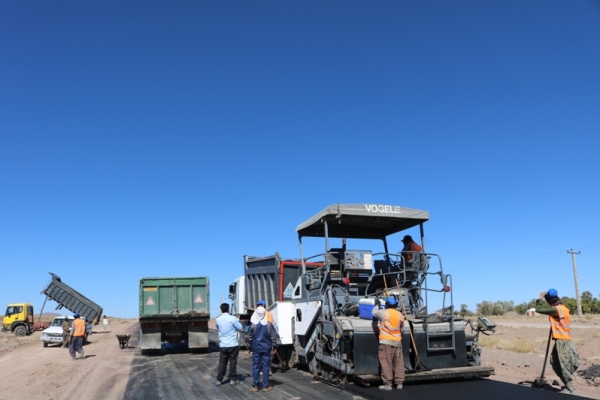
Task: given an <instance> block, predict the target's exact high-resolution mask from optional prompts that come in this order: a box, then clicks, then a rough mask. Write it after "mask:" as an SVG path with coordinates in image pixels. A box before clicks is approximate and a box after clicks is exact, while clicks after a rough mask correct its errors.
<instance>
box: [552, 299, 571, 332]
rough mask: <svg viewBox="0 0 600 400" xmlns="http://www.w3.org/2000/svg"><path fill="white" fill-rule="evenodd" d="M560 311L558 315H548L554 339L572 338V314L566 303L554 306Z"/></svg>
mask: <svg viewBox="0 0 600 400" xmlns="http://www.w3.org/2000/svg"><path fill="white" fill-rule="evenodd" d="M552 308H555V309H556V311H557V312H558V317H554V316H552V315H548V319H549V320H550V326H551V327H552V339H562V340H571V326H570V325H571V315H570V314H569V309H568V308H567V307H565V306H564V305H562V304H561V305H558V306H552Z"/></svg>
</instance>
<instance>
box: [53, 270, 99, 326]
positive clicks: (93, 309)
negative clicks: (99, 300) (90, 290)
mask: <svg viewBox="0 0 600 400" xmlns="http://www.w3.org/2000/svg"><path fill="white" fill-rule="evenodd" d="M50 275H52V280H51V281H50V283H48V285H47V286H46V287H45V288H44V290H42V294H45V295H46V296H47V299H48V300H54V301H55V302H57V303H58V304H59V305H58V307H57V308H56V309H57V310H60V309H62V308H63V307H64V308H66V309H67V310H69V311H71V312H73V313H79V315H81V316H82V317H85V319H86V320H87V321H90V322H92V323H93V324H94V325H98V323H99V322H100V319H101V318H102V307H100V306H99V305H98V304H96V303H94V302H93V301H92V300H90V299H88V298H87V297H85V296H84V295H82V294H81V293H79V292H78V291H77V290H75V289H73V288H72V287H70V286H69V285H67V284H66V283H64V282H63V281H62V280H61V279H60V276H58V275H55V274H53V273H52V272H50Z"/></svg>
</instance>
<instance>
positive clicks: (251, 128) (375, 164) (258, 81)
mask: <svg viewBox="0 0 600 400" xmlns="http://www.w3.org/2000/svg"><path fill="white" fill-rule="evenodd" d="M0 54H1V55H0V71H1V73H0V187H1V188H2V190H1V193H2V195H1V196H0V268H1V270H2V280H1V281H2V285H0V287H1V289H0V307H4V305H5V304H8V303H10V302H18V301H26V302H31V303H33V304H34V306H35V307H36V309H37V310H38V311H39V310H40V308H41V306H42V304H43V300H44V298H43V296H42V295H41V294H40V292H41V290H42V289H43V287H44V286H45V285H46V284H47V282H48V281H49V279H50V275H48V272H53V273H55V274H57V275H59V276H61V278H62V279H63V281H65V282H66V283H67V284H69V285H71V286H72V287H74V288H75V289H77V290H78V291H80V292H81V293H83V294H85V295H86V296H87V297H89V298H91V299H92V300H94V301H95V302H97V303H98V304H100V305H101V306H103V307H104V309H105V312H106V313H107V315H110V316H115V317H137V315H138V282H139V278H142V277H152V276H209V278H210V280H211V306H212V307H211V308H212V311H213V313H214V314H216V313H217V309H218V303H219V301H220V299H221V297H222V296H223V297H225V298H226V293H227V289H228V285H229V283H230V282H231V281H233V280H234V279H235V278H236V277H237V276H239V275H241V274H242V273H243V255H257V256H265V255H269V254H273V253H275V252H279V253H281V254H282V255H283V256H285V257H290V258H295V257H299V250H298V244H297V236H296V233H295V228H296V226H297V225H298V224H300V223H301V222H303V221H304V220H306V219H308V218H309V217H311V216H312V215H314V214H316V213H317V212H319V211H320V210H321V209H323V208H325V207H326V206H327V205H329V204H334V203H337V202H340V203H373V204H391V205H401V206H404V207H410V208H417V209H424V210H427V211H429V213H430V217H431V219H430V221H429V222H427V223H426V224H425V235H426V240H427V250H428V251H430V252H434V253H437V254H439V255H440V256H441V257H442V260H443V265H444V269H445V271H446V272H448V273H450V274H452V277H453V286H454V288H453V292H452V293H453V298H454V303H455V305H457V306H458V305H460V304H461V303H466V304H468V305H469V308H471V309H472V310H474V309H475V304H476V303H478V302H481V301H482V300H488V301H496V300H503V301H508V300H513V301H515V303H520V302H523V301H528V300H530V299H531V298H533V297H536V296H537V295H538V294H539V293H540V291H542V290H546V289H548V288H550V287H555V288H556V289H557V290H558V291H559V294H561V295H567V296H571V297H574V296H575V288H574V281H573V270H572V264H571V256H570V255H569V254H568V253H567V250H569V249H574V250H575V251H580V252H581V254H579V255H578V256H577V268H578V273H579V282H580V290H581V291H584V290H589V291H591V292H592V293H593V295H594V296H595V297H598V296H600V285H599V284H598V282H599V281H600V272H599V271H600V268H598V264H599V262H600V234H599V230H598V223H599V222H600V212H599V211H598V206H599V204H600V202H599V200H600V192H599V188H598V171H599V170H600V165H599V164H600V161H599V159H598V150H599V148H600V139H599V135H600V129H599V128H600V113H599V112H598V110H600V74H599V73H598V71H600V3H598V2H597V1H576V2H563V1H546V0H545V1H528V2H525V3H524V2H521V1H504V2H481V1H459V2H443V1H429V2H421V1H411V2H398V1H380V2H375V3H373V2H362V1H344V2H341V1H330V2H316V1H308V2H280V1H277V2H274V1H263V2H258V3H257V2H245V1H223V2H204V1H177V2H165V1H143V2H142V1H131V2H115V1H105V2H102V3H100V4H88V3H86V4H79V3H56V2H52V3H48V2H42V1H30V2H2V3H1V4H0ZM399 249H400V243H399V240H398V243H395V244H394V245H393V246H392V250H395V251H398V250H399ZM319 250H320V249H319ZM55 305H56V304H55V303H52V304H48V305H46V309H45V311H51V309H53V308H54V307H53V306H55Z"/></svg>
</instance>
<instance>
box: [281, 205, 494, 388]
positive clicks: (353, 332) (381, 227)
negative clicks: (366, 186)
mask: <svg viewBox="0 0 600 400" xmlns="http://www.w3.org/2000/svg"><path fill="white" fill-rule="evenodd" d="M428 219H429V213H428V212H427V211H422V210H416V209H410V208H405V207H400V206H389V205H379V204H335V205H331V206H329V207H327V208H325V209H324V210H322V211H321V212H319V213H318V214H316V215H314V216H313V217H311V218H310V219H308V220H307V221H305V222H303V223H301V224H300V225H299V226H298V227H297V228H296V231H297V233H298V239H299V245H300V254H301V261H302V263H303V269H302V274H301V276H300V278H299V279H298V282H297V283H296V285H295V287H294V292H293V295H292V303H293V308H292V313H293V314H292V315H291V316H290V317H289V320H291V322H290V323H291V324H292V331H293V351H292V352H291V357H292V360H290V361H291V362H295V363H299V364H300V365H306V366H307V367H308V369H309V370H310V371H311V373H312V374H313V375H314V376H315V378H317V379H319V380H322V381H325V382H328V383H330V384H333V385H337V386H341V385H343V384H345V383H346V382H347V381H348V380H353V381H355V382H362V383H366V384H370V383H371V382H374V381H378V380H379V361H378V336H377V335H378V332H377V324H376V321H373V320H372V319H371V310H372V307H373V306H374V302H375V299H376V298H379V299H381V300H383V301H382V303H384V302H385V301H384V300H385V298H386V297H388V296H395V297H396V299H397V301H398V304H399V307H398V309H399V311H401V312H403V313H404V314H405V316H406V321H405V323H404V325H403V329H402V346H403V355H404V364H405V368H406V381H407V382H410V381H419V380H430V379H446V378H455V377H467V378H470V377H487V376H489V375H492V374H494V369H493V368H492V367H487V366H482V365H481V348H480V347H479V334H480V333H483V334H489V333H490V332H493V331H494V329H495V325H494V324H493V322H491V321H490V320H489V319H488V318H486V317H479V318H478V319H477V321H474V322H472V321H470V320H467V319H463V318H460V317H458V316H457V315H455V312H454V306H453V303H452V290H451V287H452V277H451V276H450V275H449V274H445V273H444V271H443V269H442V261H441V258H440V257H439V256H438V255H437V254H434V253H429V252H427V251H426V250H425V235H424V230H423V224H424V223H425V222H426V221H427V220H428ZM413 231H416V232H418V233H417V234H416V235H415V234H413V235H414V236H415V241H418V240H419V239H420V242H421V243H422V247H423V249H422V250H421V251H420V252H415V253H414V254H412V253H411V254H409V253H407V252H402V248H400V249H399V250H398V251H395V252H394V251H392V250H391V249H390V247H389V246H390V245H397V246H399V247H401V246H402V244H401V238H402V237H403V235H404V234H406V233H412V232H413ZM417 235H418V236H417ZM312 238H318V240H324V243H323V244H324V251H323V252H321V253H319V254H317V255H314V256H309V257H306V256H305V254H304V247H307V246H306V244H305V242H308V239H310V240H313V239H312ZM317 246H320V244H317ZM317 248H319V247H317ZM307 262H322V263H323V267H321V268H316V269H307V268H306V267H305V264H306V263H307ZM429 297H432V298H433V297H435V298H437V299H438V302H439V301H441V304H437V305H435V306H433V305H431V304H428V302H429ZM279 323H280V324H281V323H283V321H279Z"/></svg>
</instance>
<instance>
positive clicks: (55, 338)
mask: <svg viewBox="0 0 600 400" xmlns="http://www.w3.org/2000/svg"><path fill="white" fill-rule="evenodd" d="M65 318H66V319H67V320H68V321H70V322H73V317H72V316H60V317H55V318H54V320H53V321H52V324H50V327H49V328H46V329H44V330H43V331H42V335H41V336H40V340H41V341H42V342H44V347H48V345H49V344H55V343H58V344H62V323H63V321H64V320H65ZM93 327H94V325H93V324H92V323H91V322H89V321H86V326H85V340H84V341H83V344H86V343H87V341H88V337H89V336H90V335H91V334H92V329H93Z"/></svg>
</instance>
